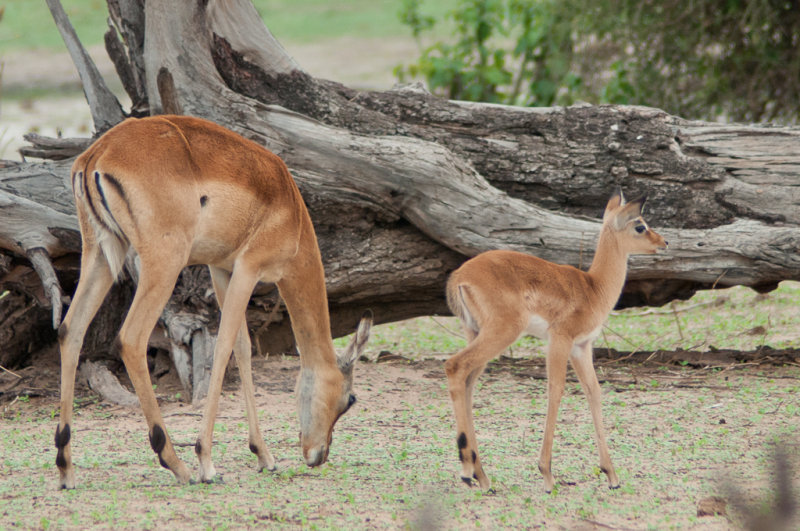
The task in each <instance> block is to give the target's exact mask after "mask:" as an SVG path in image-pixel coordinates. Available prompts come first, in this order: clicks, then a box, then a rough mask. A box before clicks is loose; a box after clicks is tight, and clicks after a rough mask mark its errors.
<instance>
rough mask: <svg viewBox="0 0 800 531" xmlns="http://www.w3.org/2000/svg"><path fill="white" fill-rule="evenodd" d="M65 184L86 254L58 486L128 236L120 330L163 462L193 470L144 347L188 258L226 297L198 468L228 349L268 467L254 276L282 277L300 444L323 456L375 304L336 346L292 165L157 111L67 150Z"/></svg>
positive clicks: (68, 342)
mask: <svg viewBox="0 0 800 531" xmlns="http://www.w3.org/2000/svg"><path fill="white" fill-rule="evenodd" d="M72 185H73V193H74V196H75V203H76V206H77V211H78V220H79V222H80V229H81V235H82V237H83V255H82V258H81V272H80V280H79V282H78V287H77V289H76V291H75V296H74V298H73V302H72V304H71V305H70V308H69V311H68V312H67V315H66V317H65V319H64V322H63V324H62V325H61V328H60V329H59V343H60V347H61V417H60V420H59V424H58V428H57V430H56V437H55V442H56V447H57V449H58V455H57V457H56V464H57V465H58V469H59V472H60V476H61V487H62V488H74V487H75V473H74V468H73V466H72V459H71V446H70V430H71V422H72V399H73V393H74V383H75V369H76V367H77V364H78V357H79V355H80V349H81V346H82V343H83V337H84V334H85V332H86V329H87V327H88V326H89V323H90V322H91V320H92V319H93V317H94V315H95V313H96V312H97V309H98V308H99V307H100V304H101V303H102V302H103V298H104V297H105V295H106V292H107V291H108V289H109V288H110V287H111V285H112V283H113V282H114V280H115V279H116V277H117V275H118V274H119V272H120V270H121V269H122V264H123V262H124V259H125V255H126V253H127V252H128V250H129V249H130V248H132V249H133V250H134V251H135V252H136V253H137V254H138V256H139V259H140V265H141V268H140V274H139V282H138V286H137V288H136V295H135V296H134V299H133V303H132V304H131V307H130V310H129V311H128V315H127V317H126V318H125V322H124V323H123V325H122V328H121V330H120V333H119V338H118V342H119V348H120V352H121V356H122V360H123V362H124V363H125V368H126V369H127V371H128V375H129V376H130V379H131V382H132V383H133V386H134V388H135V390H136V394H137V395H138V397H139V402H140V403H141V406H142V409H143V410H144V415H145V417H146V419H147V426H148V429H149V435H150V444H151V446H152V448H153V451H155V452H156V454H158V457H159V461H160V463H161V465H162V466H164V467H165V468H168V469H169V470H170V471H171V472H172V473H173V474H174V475H175V477H176V478H177V479H178V481H180V482H186V481H188V480H189V470H188V469H187V467H186V465H184V463H183V462H182V461H181V460H180V459H179V458H178V457H177V455H176V454H175V451H174V449H173V447H172V443H171V441H170V438H169V436H168V435H167V430H166V428H165V426H164V421H163V419H162V417H161V412H160V410H159V408H158V404H157V402H156V397H155V393H154V392H153V388H152V386H151V383H150V375H149V374H148V371H147V362H146V357H145V352H146V349H147V341H148V338H149V337H150V333H151V332H152V330H153V327H154V326H155V324H156V321H157V319H158V317H159V315H160V314H161V311H162V310H163V308H164V305H165V304H166V302H167V300H168V299H169V297H170V294H171V293H172V290H173V288H174V286H175V281H176V280H177V278H178V274H179V273H180V272H181V270H182V269H183V267H184V266H186V265H189V264H207V265H208V267H209V269H210V271H211V279H212V283H213V286H214V291H215V293H216V296H217V300H218V302H219V304H220V307H221V308H222V317H221V320H220V326H219V333H218V336H217V342H216V346H215V349H214V365H213V368H212V372H211V382H210V385H209V390H208V399H207V401H206V405H205V411H204V414H203V421H202V426H201V429H200V434H199V436H198V439H197V443H196V445H195V452H196V453H197V456H198V458H199V460H200V480H201V481H211V480H212V478H213V477H214V474H215V472H214V465H213V464H212V462H211V438H212V432H213V425H214V419H215V417H216V414H217V406H218V403H219V397H220V392H221V389H222V379H223V376H224V372H225V367H226V365H227V363H228V359H229V358H230V355H231V351H232V350H233V352H234V354H235V355H236V361H237V365H238V366H239V372H240V375H241V379H242V387H243V391H244V396H245V409H246V412H247V420H248V424H249V431H250V450H251V451H252V452H253V453H254V454H256V456H257V457H258V465H259V469H263V468H267V469H273V468H274V467H275V460H274V459H273V457H272V455H271V454H270V452H269V450H267V447H266V445H265V444H264V439H263V437H262V435H261V432H260V431H259V428H258V417H257V414H256V406H255V396H254V390H253V379H252V374H251V365H250V353H251V350H250V337H249V334H248V332H247V326H246V322H245V309H246V308H247V303H248V300H249V299H250V295H251V293H252V291H253V288H254V287H255V285H256V283H257V282H259V281H263V282H273V283H275V284H277V286H278V290H279V291H280V294H281V297H282V298H283V300H284V302H285V304H286V307H287V309H288V310H289V314H290V318H291V321H292V327H293V330H294V334H295V339H296V342H297V346H298V350H299V351H300V364H301V370H300V375H299V377H298V384H297V395H298V410H299V416H300V443H301V446H302V451H303V456H304V458H305V459H306V462H307V463H308V464H309V465H311V466H314V465H319V464H321V463H324V462H325V460H326V459H327V457H328V451H329V449H330V444H331V436H332V432H333V426H334V424H335V423H336V421H337V419H338V418H339V417H340V416H341V415H342V414H343V413H344V412H345V411H347V409H348V408H349V407H350V406H351V405H352V404H353V402H354V401H355V396H354V395H353V393H352V384H353V365H354V363H355V361H356V359H357V358H358V356H359V354H360V352H361V350H363V348H364V344H365V343H366V338H367V336H368V335H369V327H370V324H371V317H365V318H364V319H363V320H362V322H361V324H360V325H359V332H358V333H357V334H356V337H355V338H354V340H353V343H352V344H351V345H350V346H349V347H348V350H347V352H346V353H345V355H344V356H342V357H338V358H337V356H336V353H335V351H334V348H333V342H332V340H331V335H330V321H329V316H328V300H327V295H326V292H325V278H324V271H323V268H322V260H321V258H320V252H319V247H318V246H317V239H316V236H315V234H314V229H313V227H312V225H311V219H310V218H309V215H308V211H307V210H306V208H305V205H304V203H303V199H302V197H301V196H300V192H299V191H298V189H297V186H296V185H295V183H294V180H293V179H292V177H291V175H290V174H289V171H288V169H287V168H286V165H285V164H284V163H283V162H282V161H281V160H280V159H279V158H278V157H277V156H276V155H274V154H273V153H270V152H269V151H267V150H266V149H264V148H262V147H261V146H259V145H257V144H255V143H253V142H251V141H249V140H246V139H244V138H242V137H241V136H239V135H237V134H235V133H233V132H231V131H228V130H227V129H225V128H223V127H220V126H218V125H216V124H214V123H211V122H208V121H206V120H201V119H198V118H191V117H185V116H158V117H152V118H144V119H141V120H136V119H130V120H126V121H125V122H123V123H121V124H119V125H117V126H116V127H114V128H113V129H111V130H110V131H108V132H107V133H106V134H105V135H103V136H102V137H101V138H100V139H99V140H97V142H95V143H94V144H93V145H92V146H91V147H90V148H89V149H87V150H86V152H84V153H83V154H82V155H81V156H80V157H78V159H77V160H76V161H75V164H74V165H73V166H72Z"/></svg>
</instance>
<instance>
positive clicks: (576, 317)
mask: <svg viewBox="0 0 800 531" xmlns="http://www.w3.org/2000/svg"><path fill="white" fill-rule="evenodd" d="M643 204H644V197H642V198H640V199H637V200H635V201H631V202H630V203H626V202H625V199H624V197H623V196H622V192H621V191H620V192H619V193H617V194H616V195H614V196H613V197H612V198H611V199H610V200H609V202H608V205H607V206H606V210H605V214H604V215H603V226H602V229H601V231H600V239H599V241H598V243H597V252H596V253H595V256H594V260H593V262H592V265H591V267H590V268H589V271H588V272H583V271H580V270H579V269H576V268H574V267H572V266H564V265H557V264H554V263H551V262H547V261H545V260H542V259H540V258H536V257H535V256H529V255H526V254H522V253H518V252H513V251H489V252H486V253H483V254H480V255H478V256H476V257H475V258H472V259H471V260H469V261H467V262H466V263H465V264H464V265H462V266H461V267H460V268H458V269H457V270H456V271H455V272H453V274H452V275H451V276H450V279H449V281H448V282H447V302H448V304H449V306H450V309H451V310H452V311H453V314H455V315H457V316H458V317H459V318H460V319H461V321H462V325H463V328H464V331H465V332H466V335H467V339H468V341H469V344H468V345H467V346H466V348H464V349H463V350H462V351H460V352H459V353H458V354H455V355H454V356H453V357H452V358H450V359H449V360H447V362H446V363H445V371H446V373H447V383H448V386H449V388H450V397H451V398H452V400H453V408H454V410H455V416H456V426H457V430H458V438H457V443H458V452H459V458H460V459H461V463H462V472H461V479H462V480H463V481H464V482H465V483H467V484H468V485H471V484H472V480H473V479H476V480H478V483H479V485H480V486H481V488H483V489H488V488H489V487H490V482H489V478H488V477H487V476H486V474H485V473H484V471H483V467H482V466H481V461H480V457H479V456H478V443H477V440H476V438H475V428H474V425H473V420H472V392H473V389H474V386H475V380H477V378H478V376H479V375H480V374H481V372H482V371H483V369H484V367H485V366H486V363H487V362H488V361H489V360H491V359H492V358H494V357H495V356H497V355H498V354H500V352H502V351H503V350H504V349H505V348H506V347H508V346H509V345H511V344H512V343H513V342H514V341H515V340H516V339H517V338H518V337H519V336H520V335H521V334H523V333H527V334H531V335H535V336H537V337H540V338H544V339H547V340H548V341H549V344H548V349H547V420H546V421H545V429H544V441H543V442H542V451H541V454H540V455H539V470H540V471H541V472H542V475H543V476H544V486H545V490H546V491H547V492H550V491H551V490H552V489H553V485H554V484H555V480H554V479H553V474H552V472H551V470H550V456H551V450H552V446H553V433H554V432H555V425H556V416H557V414H558V406H559V403H560V402H561V395H562V394H563V391H564V384H565V382H566V371H567V358H569V359H570V360H571V362H572V366H573V368H574V369H575V372H576V373H577V375H578V379H579V380H580V382H581V385H582V386H583V390H584V392H585V393H586V397H587V398H588V401H589V409H590V410H591V412H592V420H593V421H594V427H595V432H596V439H597V446H598V447H599V449H600V468H601V469H602V470H603V472H605V473H606V475H607V476H608V483H609V487H611V488H617V487H619V480H618V479H617V474H616V472H614V465H612V464H611V457H610V456H609V454H608V447H607V446H606V440H605V435H604V432H603V420H602V416H601V412H600V384H599V383H598V382H597V375H596V374H595V372H594V366H593V364H592V341H594V339H595V338H596V337H597V336H598V335H599V334H600V330H601V327H602V326H603V323H604V322H605V320H606V317H608V313H609V312H610V311H611V309H612V308H613V307H614V305H615V304H616V302H617V299H618V298H619V295H620V293H621V292H622V286H623V284H624V283H625V273H626V269H627V261H628V255H630V254H645V253H646V254H652V253H655V252H656V251H657V250H659V249H665V248H666V247H667V242H665V241H664V238H662V237H661V236H660V235H658V234H656V233H655V232H654V231H652V230H651V229H650V228H649V227H648V226H647V224H646V223H645V222H644V220H643V219H642V206H643Z"/></svg>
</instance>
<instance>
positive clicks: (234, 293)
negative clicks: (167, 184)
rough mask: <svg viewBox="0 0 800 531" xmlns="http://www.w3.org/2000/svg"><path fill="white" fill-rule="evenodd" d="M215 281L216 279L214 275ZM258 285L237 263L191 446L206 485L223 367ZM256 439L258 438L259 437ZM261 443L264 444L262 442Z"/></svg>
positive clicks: (251, 273) (210, 470) (211, 471)
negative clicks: (203, 408) (198, 425)
mask: <svg viewBox="0 0 800 531" xmlns="http://www.w3.org/2000/svg"><path fill="white" fill-rule="evenodd" d="M217 280H219V276H217ZM257 282H258V274H257V273H256V272H255V271H252V270H250V268H249V267H248V266H247V265H246V264H244V263H242V262H240V263H239V264H237V265H236V266H234V271H233V274H232V275H231V278H230V282H229V283H228V286H227V289H226V290H225V295H224V296H223V299H224V303H223V304H222V317H221V319H220V323H219V332H218V333H217V342H216V344H215V345H214V364H213V366H212V367H211V379H210V380H209V384H208V398H207V399H206V406H205V410H204V411H203V421H202V424H201V426H200V433H199V435H198V436H197V442H196V443H195V447H194V450H195V453H196V454H197V457H198V459H199V461H200V481H203V482H205V483H210V482H211V481H213V479H214V476H215V474H216V471H215V470H214V464H213V463H212V461H211V444H212V440H213V435H214V421H215V420H216V418H217V410H218V408H219V399H220V395H221V394H222V381H223V379H224V377H225V368H226V367H227V366H228V360H229V359H230V357H231V352H232V350H233V347H234V344H235V343H236V341H237V337H238V336H240V335H241V334H240V332H241V329H242V323H243V322H244V319H245V311H246V310H247V303H248V301H249V300H250V294H251V293H252V292H253V288H255V286H256V283H257ZM243 354H244V353H243ZM249 354H250V353H249V352H248V353H247V355H248V356H249ZM248 372H249V371H248ZM247 383H248V384H249V385H250V386H251V393H252V384H253V382H252V375H251V376H250V378H248V379H247ZM243 385H246V384H245V382H243ZM245 399H246V400H253V402H254V401H255V397H254V396H253V397H248V396H247V391H245ZM254 409H255V408H254ZM253 414H255V411H253ZM248 416H249V415H248ZM252 424H253V423H252V422H250V425H251V436H252V434H253V426H252ZM256 430H257V428H256ZM258 437H259V438H260V435H259V436H258ZM261 442H262V444H263V439H262V441H261ZM270 457H271V456H270ZM273 463H274V461H273ZM273 466H274V464H273Z"/></svg>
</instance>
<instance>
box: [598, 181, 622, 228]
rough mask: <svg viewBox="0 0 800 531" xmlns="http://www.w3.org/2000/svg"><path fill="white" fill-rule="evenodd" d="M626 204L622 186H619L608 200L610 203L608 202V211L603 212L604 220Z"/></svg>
mask: <svg viewBox="0 0 800 531" xmlns="http://www.w3.org/2000/svg"><path fill="white" fill-rule="evenodd" d="M624 204H625V196H624V195H622V188H621V187H619V186H618V187H617V191H616V192H614V195H612V196H611V198H610V199H609V200H608V204H606V211H605V212H604V213H603V221H606V220H607V219H608V218H609V217H611V213H612V212H613V211H614V210H616V209H618V208H619V207H621V206H622V205H624Z"/></svg>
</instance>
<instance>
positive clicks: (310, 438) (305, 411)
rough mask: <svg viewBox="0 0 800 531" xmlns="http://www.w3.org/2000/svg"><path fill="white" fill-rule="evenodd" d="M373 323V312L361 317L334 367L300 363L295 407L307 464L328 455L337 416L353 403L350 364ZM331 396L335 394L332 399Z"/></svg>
mask: <svg viewBox="0 0 800 531" xmlns="http://www.w3.org/2000/svg"><path fill="white" fill-rule="evenodd" d="M371 326H372V312H369V311H368V312H367V313H365V314H364V316H363V317H362V319H361V322H360V323H359V325H358V329H357V330H356V333H355V334H353V338H352V339H351V340H350V343H349V344H348V345H347V348H346V349H345V351H344V352H343V353H342V354H341V355H339V356H338V357H337V360H336V363H337V370H336V371H333V370H328V371H326V373H323V372H321V371H319V370H317V371H315V370H314V369H312V368H310V367H303V368H302V369H301V370H300V374H299V376H298V377H297V388H296V389H295V393H296V394H297V411H298V412H299V414H300V447H301V448H302V449H303V457H304V458H305V460H306V463H307V464H308V466H317V465H321V464H322V463H324V462H325V461H327V459H328V452H329V451H330V448H331V440H332V439H333V427H334V425H335V424H336V421H337V420H339V417H341V416H342V415H344V414H345V413H346V412H347V410H348V409H350V407H351V406H352V405H353V404H355V403H356V395H355V394H353V366H354V365H355V362H356V361H357V360H358V358H359V356H360V355H361V353H362V352H363V350H364V347H365V345H366V343H367V339H369V331H370V327H371ZM330 397H336V398H335V399H334V400H331V399H330Z"/></svg>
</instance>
